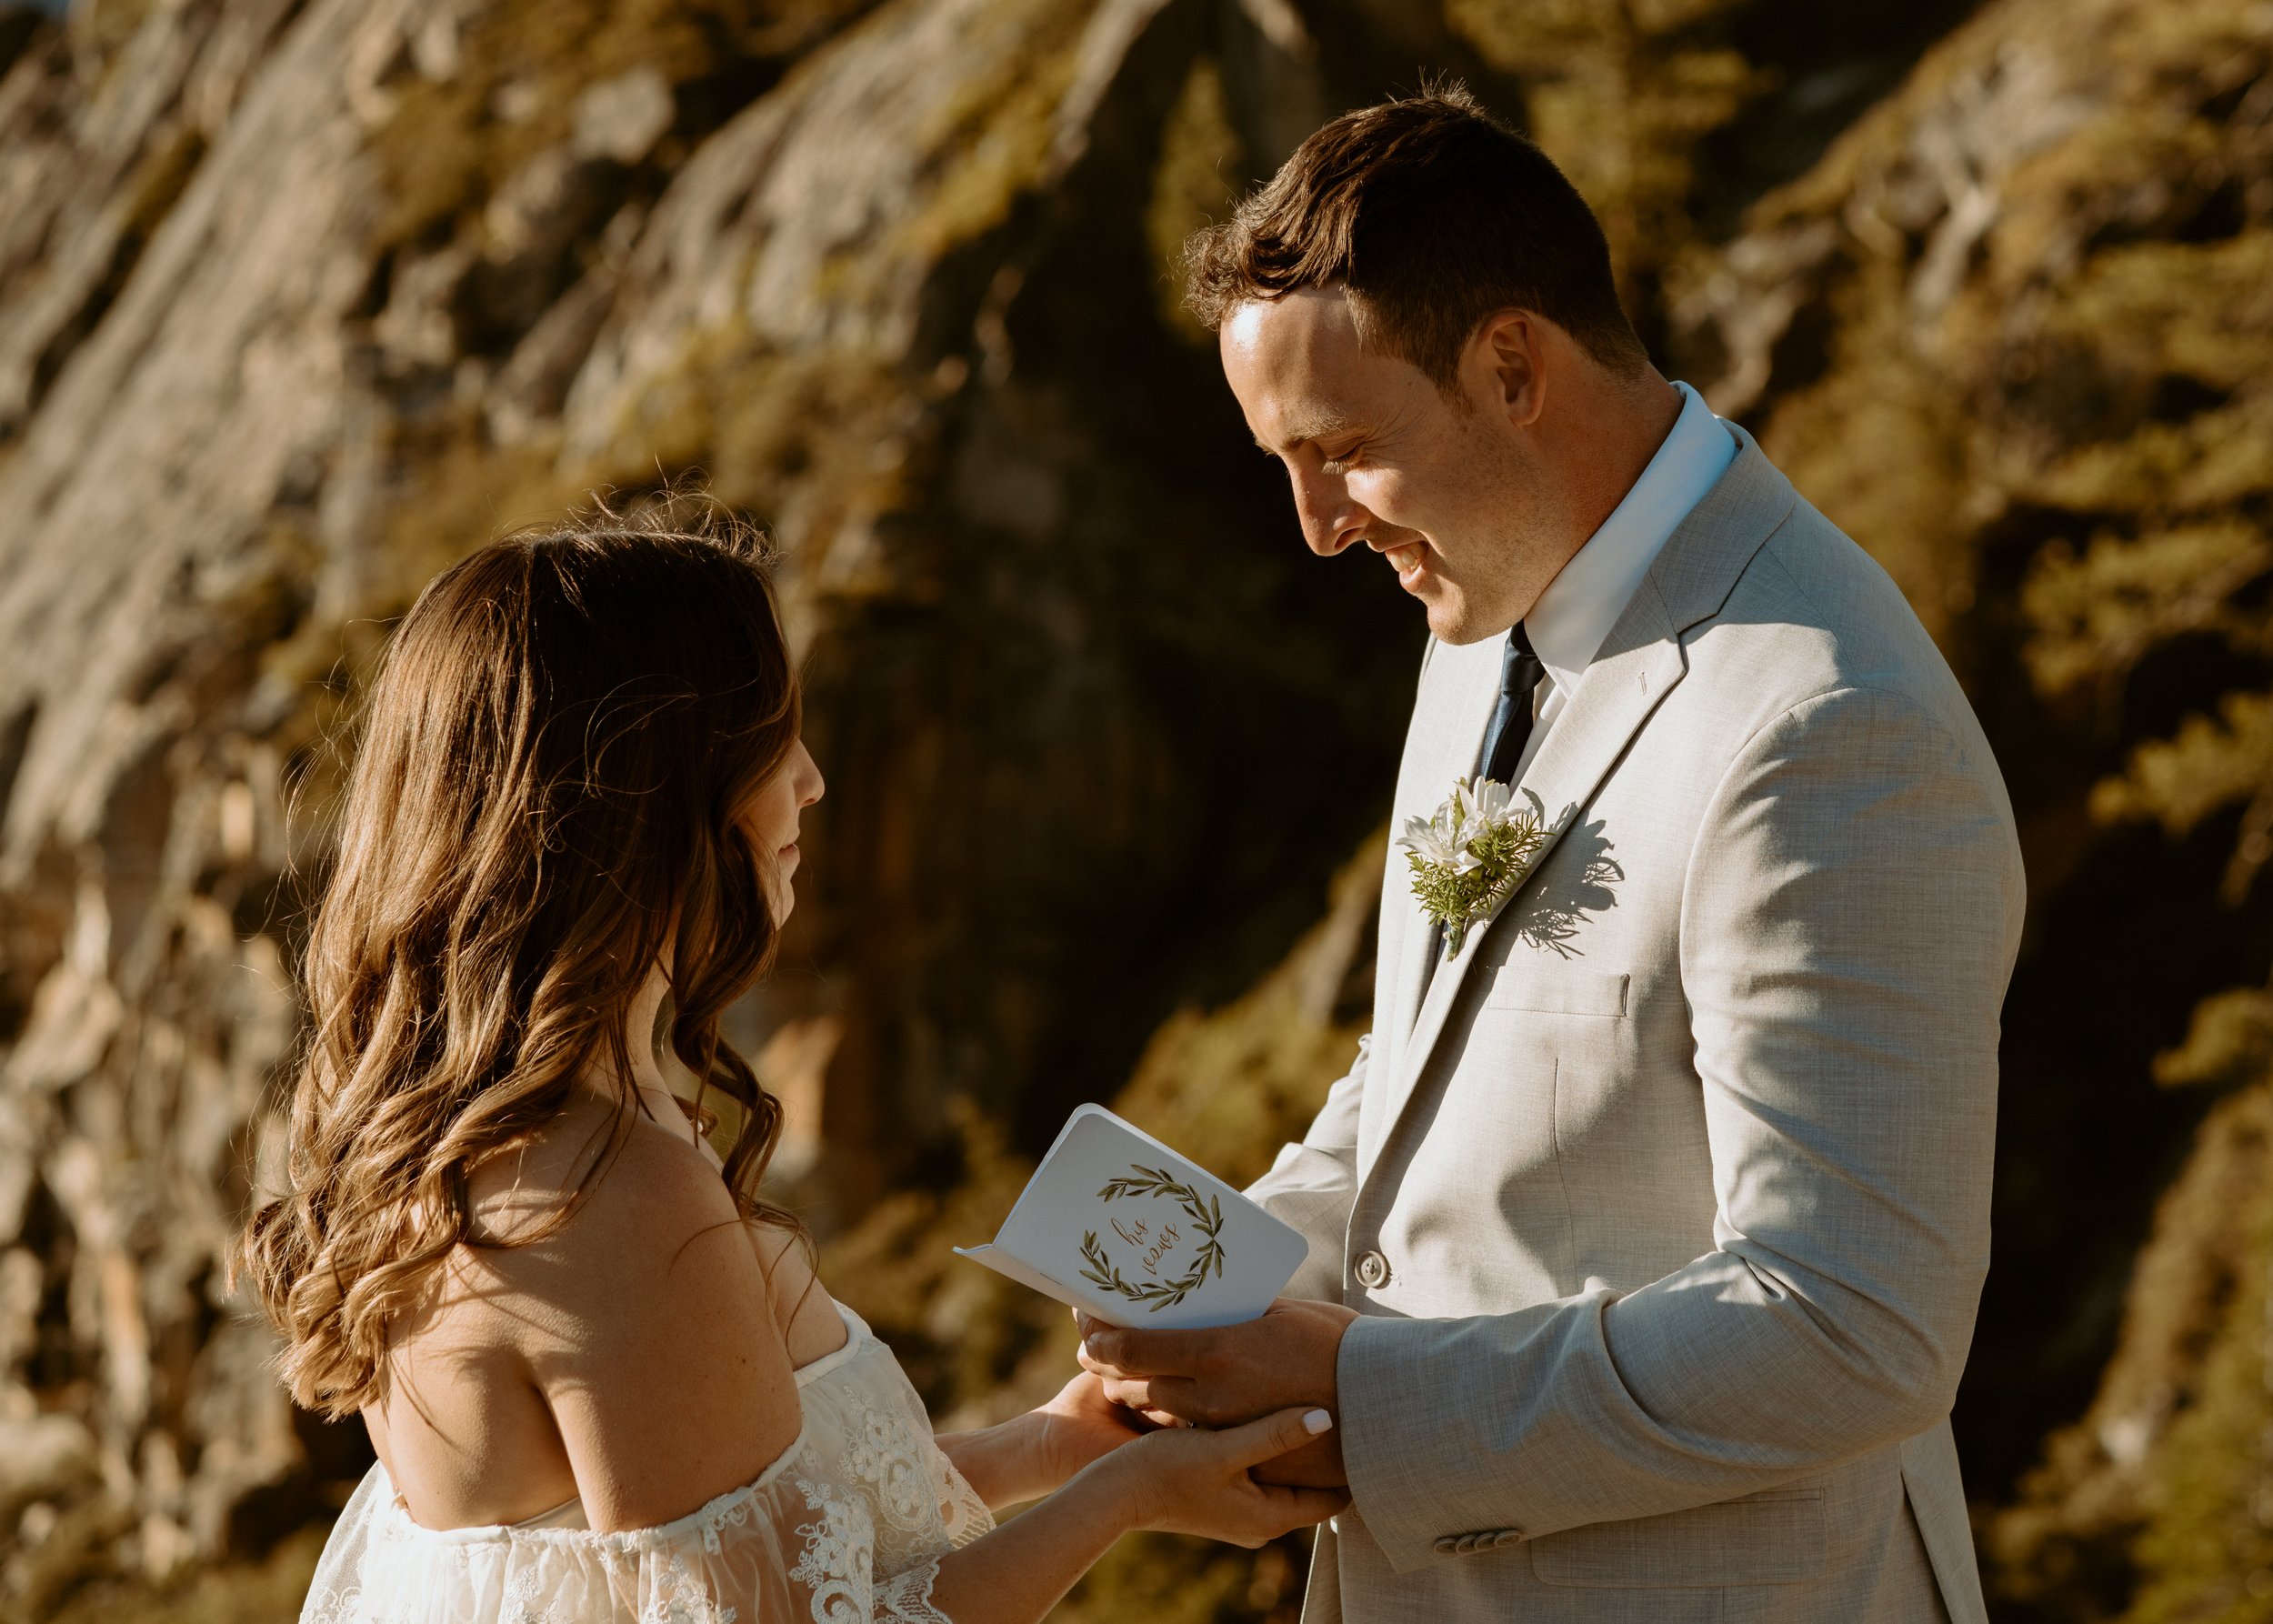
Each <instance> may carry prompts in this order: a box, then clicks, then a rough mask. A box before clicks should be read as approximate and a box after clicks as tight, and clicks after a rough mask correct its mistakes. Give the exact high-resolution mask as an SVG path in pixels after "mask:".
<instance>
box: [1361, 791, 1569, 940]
mask: <svg viewBox="0 0 2273 1624" xmlns="http://www.w3.org/2000/svg"><path fill="white" fill-rule="evenodd" d="M1515 800H1516V797H1515V792H1514V791H1513V790H1511V789H1510V788H1509V787H1507V785H1505V784H1500V783H1497V782H1495V781H1494V780H1492V779H1490V778H1485V777H1477V778H1475V779H1472V780H1470V781H1469V782H1467V783H1465V784H1464V783H1457V782H1456V783H1455V784H1454V785H1453V787H1452V794H1451V796H1450V797H1448V798H1447V800H1446V802H1445V804H1444V805H1443V806H1441V807H1437V815H1436V816H1435V817H1428V818H1419V817H1408V818H1407V819H1406V820H1405V833H1404V834H1403V835H1401V836H1400V837H1398V838H1397V844H1398V845H1399V846H1402V847H1404V848H1405V860H1406V861H1407V862H1408V863H1410V864H1411V865H1412V866H1413V895H1414V896H1415V897H1418V898H1419V899H1420V905H1421V911H1422V912H1424V913H1426V914H1427V916H1428V917H1430V918H1432V919H1434V920H1436V921H1437V924H1439V925H1441V926H1443V927H1445V952H1446V954H1447V957H1448V956H1450V955H1452V954H1456V953H1457V952H1459V951H1460V944H1461V943H1462V942H1463V941H1465V940H1467V934H1468V927H1469V926H1471V925H1473V924H1475V923H1476V922H1477V920H1478V919H1483V918H1487V917H1490V915H1491V911H1492V910H1493V909H1494V908H1496V907H1498V906H1499V905H1500V904H1501V903H1503V902H1505V901H1506V900H1507V898H1508V897H1510V896H1512V895H1513V894H1514V892H1515V888H1516V887H1517V886H1518V885H1521V884H1522V883H1523V877H1524V876H1525V875H1526V874H1527V873H1529V872H1530V871H1531V864H1532V862H1533V861H1534V860H1535V859H1536V858H1537V857H1538V855H1539V849H1540V847H1544V846H1545V845H1546V844H1547V827H1546V825H1545V824H1544V823H1543V822H1542V821H1541V819H1540V817H1539V814H1538V809H1537V807H1517V805H1516V804H1515Z"/></svg>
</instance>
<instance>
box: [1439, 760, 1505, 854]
mask: <svg viewBox="0 0 2273 1624" xmlns="http://www.w3.org/2000/svg"><path fill="white" fill-rule="evenodd" d="M1452 794H1453V798H1454V799H1455V800H1457V801H1458V802H1459V803H1460V809H1461V812H1462V815H1463V822H1464V824H1474V825H1475V826H1476V831H1475V834H1472V835H1470V836H1469V838H1470V839H1474V838H1475V837H1476V835H1480V834H1482V833H1483V832H1484V831H1485V830H1487V829H1496V828H1497V827H1500V826H1501V825H1502V824H1505V823H1508V822H1510V821H1512V820H1513V819H1514V817H1515V801H1516V792H1515V790H1514V788H1513V787H1510V786H1508V785H1506V784H1502V783H1500V782H1499V781H1498V780H1497V778H1487V777H1484V776H1483V775H1482V774H1480V773H1479V774H1478V775H1477V777H1475V778H1473V779H1472V780H1470V781H1469V782H1467V783H1466V784H1458V785H1455V786H1454V787H1453V791H1452Z"/></svg>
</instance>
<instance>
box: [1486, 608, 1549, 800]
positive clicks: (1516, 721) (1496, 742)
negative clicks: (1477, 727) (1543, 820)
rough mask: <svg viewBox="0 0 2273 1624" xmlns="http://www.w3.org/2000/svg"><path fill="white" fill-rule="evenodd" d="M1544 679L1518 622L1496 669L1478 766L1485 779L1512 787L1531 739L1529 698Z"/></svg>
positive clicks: (1527, 635)
mask: <svg viewBox="0 0 2273 1624" xmlns="http://www.w3.org/2000/svg"><path fill="white" fill-rule="evenodd" d="M1546 675H1547V667H1545V666H1543V665H1541V664H1540V663H1539V656H1538V651H1537V649H1535V648H1533V647H1531V638H1530V635H1529V634H1528V633H1527V632H1526V631H1525V630H1524V629H1523V622H1522V621H1520V620H1518V621H1517V622H1516V625H1515V629H1514V630H1512V631H1510V632H1509V633H1508V634H1507V654H1506V655H1505V656H1504V657H1502V659H1501V660H1500V666H1499V703H1498V704H1497V705H1495V706H1493V707H1492V725H1491V726H1490V727H1487V728H1486V729H1485V730H1484V754H1483V756H1482V757H1480V758H1479V760H1478V763H1477V771H1478V772H1480V773H1482V774H1483V775H1484V776H1485V777H1487V778H1490V779H1492V780H1494V781H1495V782H1497V783H1501V784H1507V785H1513V784H1514V783H1515V781H1516V766H1517V763H1518V762H1520V761H1521V760H1522V759H1523V747H1524V746H1525V744H1526V743H1527V742H1528V741H1529V740H1530V737H1531V696H1532V694H1533V693H1534V692H1535V691H1536V690H1537V688H1538V686H1539V678H1540V677H1544V676H1546Z"/></svg>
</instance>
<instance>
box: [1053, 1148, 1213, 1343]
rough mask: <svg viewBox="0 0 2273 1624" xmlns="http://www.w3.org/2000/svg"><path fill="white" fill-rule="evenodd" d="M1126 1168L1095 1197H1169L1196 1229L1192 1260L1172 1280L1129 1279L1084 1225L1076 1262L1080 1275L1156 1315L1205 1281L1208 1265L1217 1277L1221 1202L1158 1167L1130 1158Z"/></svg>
mask: <svg viewBox="0 0 2273 1624" xmlns="http://www.w3.org/2000/svg"><path fill="white" fill-rule="evenodd" d="M1128 1168H1129V1170H1128V1173H1125V1174H1123V1175H1122V1176H1121V1177H1120V1178H1115V1179H1112V1180H1110V1181H1109V1182H1107V1183H1106V1187H1105V1188H1103V1189H1101V1190H1099V1191H1098V1192H1097V1198H1098V1199H1099V1200H1104V1201H1117V1200H1119V1199H1120V1198H1122V1197H1124V1196H1167V1197H1170V1198H1173V1199H1174V1200H1175V1201H1176V1203H1177V1206H1179V1207H1181V1208H1184V1211H1185V1215H1186V1216H1187V1217H1188V1218H1190V1219H1191V1220H1192V1223H1193V1225H1194V1227H1195V1228H1197V1229H1198V1230H1199V1234H1200V1246H1199V1254H1198V1256H1197V1257H1196V1258H1194V1259H1193V1260H1192V1267H1191V1268H1190V1269H1189V1270H1188V1271H1187V1273H1185V1274H1182V1275H1180V1276H1178V1277H1177V1278H1175V1279H1173V1280H1132V1279H1129V1278H1127V1277H1126V1276H1125V1275H1123V1274H1122V1273H1121V1270H1120V1265H1118V1264H1116V1263H1115V1262H1114V1261H1113V1259H1112V1258H1110V1257H1108V1256H1106V1250H1105V1248H1104V1247H1102V1246H1101V1245H1099V1244H1098V1242H1097V1232H1096V1230H1095V1229H1089V1230H1085V1231H1084V1232H1083V1234H1082V1237H1081V1258H1082V1261H1083V1262H1085V1263H1086V1264H1087V1265H1088V1266H1089V1267H1088V1268H1085V1269H1083V1270H1082V1271H1081V1278H1083V1279H1085V1280H1087V1281H1088V1282H1089V1283H1090V1284H1091V1285H1093V1286H1096V1287H1099V1288H1103V1289H1105V1290H1106V1291H1110V1292H1112V1293H1113V1294H1114V1295H1115V1296H1116V1297H1124V1298H1127V1299H1128V1300H1129V1301H1130V1302H1133V1303H1149V1304H1150V1305H1151V1308H1150V1310H1149V1311H1150V1312H1152V1313H1155V1314H1157V1313H1158V1312H1160V1310H1161V1309H1163V1308H1174V1307H1176V1305H1177V1304H1178V1303H1180V1302H1182V1301H1183V1300H1184V1299H1185V1298H1187V1297H1189V1296H1190V1295H1191V1294H1192V1293H1193V1292H1195V1291H1197V1290H1198V1289H1199V1288H1201V1287H1202V1286H1204V1285H1206V1284H1207V1276H1208V1272H1209V1270H1211V1269H1212V1270H1214V1272H1215V1276H1216V1278H1217V1279H1219V1280H1220V1279H1222V1278H1223V1266H1224V1249H1223V1241H1222V1239H1221V1236H1222V1233H1223V1202H1222V1201H1221V1200H1220V1199H1219V1198H1217V1197H1214V1196H1210V1197H1208V1198H1207V1199H1205V1200H1203V1199H1201V1198H1200V1193H1199V1192H1198V1191H1197V1190H1196V1189H1194V1188H1192V1187H1191V1186H1190V1185H1188V1184H1178V1183H1177V1181H1176V1180H1175V1179H1173V1178H1169V1177H1168V1175H1167V1173H1166V1172H1164V1171H1162V1170H1161V1169H1160V1168H1146V1167H1139V1166H1138V1165H1137V1164H1136V1163H1135V1162H1131V1163H1129V1165H1128ZM1131 1174H1133V1175H1135V1177H1133V1178H1132V1177H1130V1175H1131Z"/></svg>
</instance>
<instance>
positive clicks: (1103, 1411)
mask: <svg viewBox="0 0 2273 1624" xmlns="http://www.w3.org/2000/svg"><path fill="white" fill-rule="evenodd" d="M1034 1414H1035V1416H1036V1418H1037V1419H1039V1421H1040V1422H1041V1425H1042V1449H1043V1451H1044V1454H1045V1455H1046V1458H1047V1459H1048V1461H1049V1464H1050V1471H1051V1479H1050V1485H1049V1486H1050V1487H1051V1488H1052V1489H1055V1488H1056V1487H1057V1486H1058V1485H1059V1484H1061V1483H1063V1482H1065V1481H1066V1479H1068V1478H1070V1477H1072V1476H1073V1475H1074V1474H1075V1473H1076V1472H1077V1471H1079V1470H1081V1469H1082V1468H1084V1467H1086V1466H1087V1465H1088V1464H1089V1463H1090V1462H1091V1461H1093V1460H1099V1459H1103V1458H1104V1457H1106V1456H1107V1455H1109V1454H1111V1453H1112V1452H1113V1451H1114V1450H1116V1449H1119V1448H1120V1447H1121V1446H1122V1445H1123V1444H1126V1443H1128V1442H1130V1441H1132V1440H1133V1439H1139V1438H1142V1437H1144V1435H1145V1434H1146V1433H1147V1432H1149V1431H1151V1430H1152V1426H1151V1424H1150V1423H1149V1422H1147V1420H1146V1419H1145V1418H1143V1417H1142V1416H1139V1415H1138V1414H1137V1413H1136V1411H1134V1410H1132V1409H1130V1408H1127V1407H1126V1405H1120V1404H1116V1403H1114V1402H1113V1400H1112V1399H1110V1398H1106V1396H1105V1383H1104V1382H1102V1381H1100V1380H1098V1379H1097V1378H1096V1377H1094V1376H1092V1375H1090V1374H1089V1373H1088V1372H1087V1371H1086V1370H1085V1371H1083V1372H1082V1373H1081V1374H1080V1375H1079V1376H1076V1377H1075V1378H1073V1379H1072V1380H1071V1381H1069V1382H1067V1383H1066V1385H1065V1386H1064V1387H1063V1388H1059V1389H1058V1394H1057V1397H1056V1398H1053V1399H1051V1400H1050V1401H1049V1402H1048V1403H1047V1404H1045V1405H1043V1406H1041V1407H1040V1408H1037V1409H1036V1410H1035V1411H1034Z"/></svg>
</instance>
